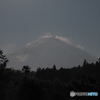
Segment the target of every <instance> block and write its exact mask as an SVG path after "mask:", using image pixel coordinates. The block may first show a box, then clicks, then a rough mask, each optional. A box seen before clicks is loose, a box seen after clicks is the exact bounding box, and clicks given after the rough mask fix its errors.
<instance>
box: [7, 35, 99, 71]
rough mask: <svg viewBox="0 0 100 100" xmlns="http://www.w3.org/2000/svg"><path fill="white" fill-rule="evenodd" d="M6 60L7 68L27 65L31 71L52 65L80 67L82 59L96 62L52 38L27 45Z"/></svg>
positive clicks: (65, 43)
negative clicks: (7, 61)
mask: <svg viewBox="0 0 100 100" xmlns="http://www.w3.org/2000/svg"><path fill="white" fill-rule="evenodd" d="M8 59H9V64H8V67H13V68H14V69H22V67H23V66H24V65H29V66H30V67H31V69H32V70H36V69H37V68H38V67H41V68H47V67H52V66H53V65H54V64H55V65H56V67H57V68H61V67H64V68H71V67H74V66H78V65H82V63H83V61H84V59H86V60H87V61H88V62H94V61H96V60H97V59H96V58H95V57H94V56H92V55H90V54H88V53H86V52H85V51H83V50H81V49H79V48H77V47H75V46H74V45H71V44H69V43H67V42H64V41H61V40H60V39H58V38H54V37H49V38H42V39H40V40H38V41H35V42H33V43H29V44H27V45H26V46H25V47H24V48H22V49H20V50H19V51H16V52H15V53H13V54H10V55H8Z"/></svg>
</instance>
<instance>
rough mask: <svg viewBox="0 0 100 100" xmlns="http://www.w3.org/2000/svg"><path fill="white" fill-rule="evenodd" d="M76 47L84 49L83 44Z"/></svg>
mask: <svg viewBox="0 0 100 100" xmlns="http://www.w3.org/2000/svg"><path fill="white" fill-rule="evenodd" d="M76 47H77V48H79V49H82V50H83V49H84V47H83V46H81V45H76Z"/></svg>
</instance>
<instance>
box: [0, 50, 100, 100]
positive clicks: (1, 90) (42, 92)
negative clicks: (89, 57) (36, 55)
mask: <svg viewBox="0 0 100 100" xmlns="http://www.w3.org/2000/svg"><path fill="white" fill-rule="evenodd" d="M7 63H9V60H8V59H7V58H6V56H5V55H3V51H2V50H0V100H72V99H73V100H80V99H81V100H84V99H86V100H88V99H90V98H91V97H77V96H75V97H73V98H72V97H70V92H71V91H76V92H98V94H99V93H100V59H98V60H97V61H96V62H95V63H88V62H87V61H86V60H84V61H83V65H82V66H80V65H79V66H77V67H73V68H63V67H61V68H60V69H57V68H56V65H54V66H53V67H52V68H45V69H44V68H37V70H36V71H31V67H29V66H28V65H25V66H23V67H22V70H14V69H12V68H7ZM92 98H93V97H92ZM94 99H95V100H99V99H98V97H94Z"/></svg>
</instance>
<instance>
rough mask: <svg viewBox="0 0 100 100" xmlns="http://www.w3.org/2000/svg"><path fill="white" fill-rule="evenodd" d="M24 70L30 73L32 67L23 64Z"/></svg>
mask: <svg viewBox="0 0 100 100" xmlns="http://www.w3.org/2000/svg"><path fill="white" fill-rule="evenodd" d="M22 71H23V72H24V73H25V74H28V73H30V67H29V66H28V65H27V66H23V68H22Z"/></svg>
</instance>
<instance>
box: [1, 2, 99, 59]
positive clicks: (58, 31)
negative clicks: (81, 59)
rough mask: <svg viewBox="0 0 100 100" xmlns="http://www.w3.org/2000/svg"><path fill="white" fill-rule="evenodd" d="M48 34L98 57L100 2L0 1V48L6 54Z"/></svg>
mask: <svg viewBox="0 0 100 100" xmlns="http://www.w3.org/2000/svg"><path fill="white" fill-rule="evenodd" d="M48 34H49V35H50V34H51V35H53V36H56V35H57V36H59V37H64V38H67V39H69V40H70V42H71V43H74V44H76V45H79V46H80V47H82V49H83V48H84V50H85V51H87V52H89V53H90V54H93V55H94V56H97V57H100V0H0V49H2V50H4V52H5V53H12V52H14V51H16V50H18V49H20V48H22V47H24V46H25V45H26V44H27V43H30V42H33V41H35V40H36V39H38V38H40V37H42V36H44V35H48Z"/></svg>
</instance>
